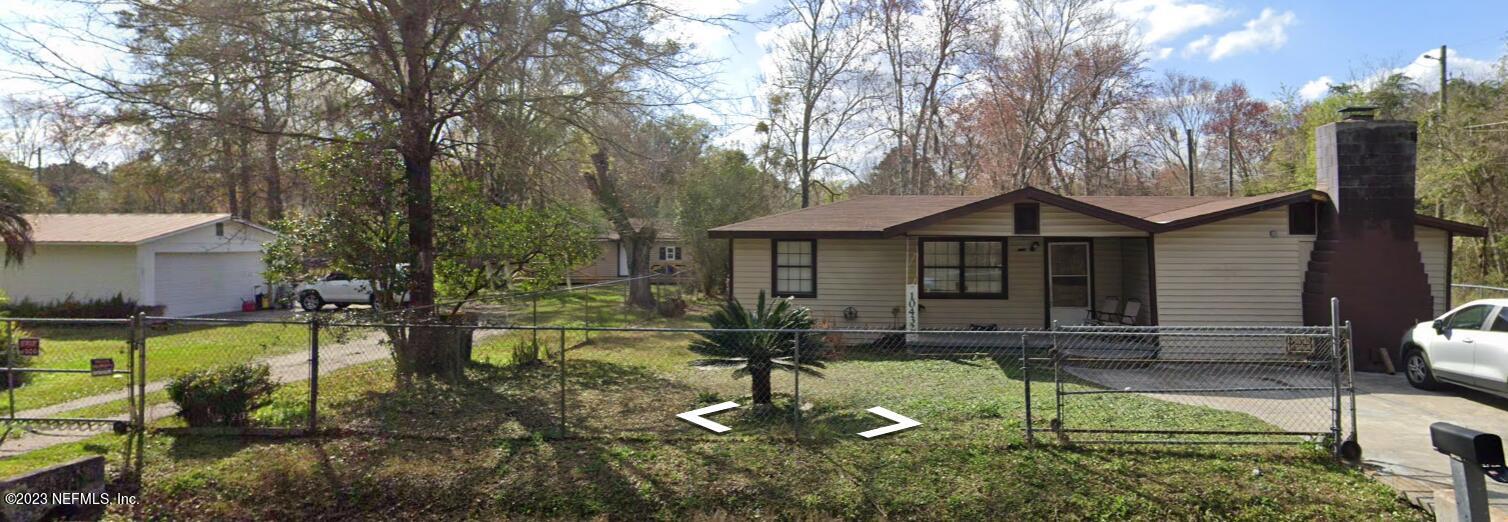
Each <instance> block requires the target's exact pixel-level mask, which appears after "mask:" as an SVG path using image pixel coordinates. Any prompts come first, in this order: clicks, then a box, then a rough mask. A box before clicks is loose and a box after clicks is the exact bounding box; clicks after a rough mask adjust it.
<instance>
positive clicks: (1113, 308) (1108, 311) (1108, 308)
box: [1085, 295, 1121, 324]
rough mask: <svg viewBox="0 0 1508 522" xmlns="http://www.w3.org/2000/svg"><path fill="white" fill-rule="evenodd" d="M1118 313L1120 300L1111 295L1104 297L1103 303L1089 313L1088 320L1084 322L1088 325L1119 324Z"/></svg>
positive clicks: (1119, 311)
mask: <svg viewBox="0 0 1508 522" xmlns="http://www.w3.org/2000/svg"><path fill="white" fill-rule="evenodd" d="M1120 313H1121V298H1120V297H1117V296H1113V295H1112V296H1106V297H1105V301H1104V302H1103V303H1101V304H1100V307H1099V308H1098V309H1095V310H1090V311H1089V320H1088V321H1085V322H1086V323H1089V324H1105V323H1114V322H1119V316H1120Z"/></svg>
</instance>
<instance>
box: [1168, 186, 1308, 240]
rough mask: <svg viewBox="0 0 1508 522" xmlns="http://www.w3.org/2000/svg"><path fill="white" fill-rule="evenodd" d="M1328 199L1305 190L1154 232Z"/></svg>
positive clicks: (1179, 221) (1176, 222) (1170, 224)
mask: <svg viewBox="0 0 1508 522" xmlns="http://www.w3.org/2000/svg"><path fill="white" fill-rule="evenodd" d="M1326 199H1327V196H1325V193H1324V192H1320V191H1318V190H1313V189H1310V190H1304V191H1299V192H1295V193H1293V194H1289V195H1287V196H1282V197H1277V198H1272V199H1265V200H1262V201H1257V202H1253V203H1249V204H1246V205H1241V206H1239V207H1231V208H1228V209H1224V210H1220V211H1217V212H1210V213H1208V214H1200V215H1197V216H1193V217H1188V218H1184V219H1178V220H1174V221H1168V222H1166V223H1159V224H1158V225H1157V229H1156V230H1154V232H1157V233H1162V232H1172V231H1174V230H1182V229H1185V228H1190V227H1196V226H1199V225H1205V224H1209V223H1214V222H1216V221H1223V220H1226V219H1230V218H1233V217H1237V216H1242V215H1245V214H1251V213H1254V212H1261V211H1263V210H1272V209H1275V208H1280V207H1286V206H1288V205H1292V204H1294V203H1302V202H1305V201H1324V200H1326Z"/></svg>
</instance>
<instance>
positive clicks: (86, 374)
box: [0, 315, 146, 484]
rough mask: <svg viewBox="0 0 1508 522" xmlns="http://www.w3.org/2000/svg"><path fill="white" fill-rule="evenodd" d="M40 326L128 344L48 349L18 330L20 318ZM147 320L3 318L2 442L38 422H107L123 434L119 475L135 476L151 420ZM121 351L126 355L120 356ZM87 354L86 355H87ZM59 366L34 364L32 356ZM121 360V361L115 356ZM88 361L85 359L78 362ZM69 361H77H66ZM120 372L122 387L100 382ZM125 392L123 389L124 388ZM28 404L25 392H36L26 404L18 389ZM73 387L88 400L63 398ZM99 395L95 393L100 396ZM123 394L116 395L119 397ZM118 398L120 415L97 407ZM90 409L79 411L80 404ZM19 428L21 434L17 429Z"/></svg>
mask: <svg viewBox="0 0 1508 522" xmlns="http://www.w3.org/2000/svg"><path fill="white" fill-rule="evenodd" d="M23 325H24V326H26V327H29V328H39V329H46V330H51V329H58V330H60V331H62V332H67V334H65V336H66V335H74V336H77V337H80V338H83V339H90V340H94V339H95V338H100V339H110V338H115V339H120V340H122V341H124V343H123V346H120V345H117V348H114V349H109V350H95V351H90V350H83V351H82V352H83V353H79V352H80V350H78V349H77V348H70V349H66V351H67V353H64V354H60V355H59V356H57V357H51V356H49V355H50V352H51V349H50V346H51V345H50V344H47V345H44V343H43V339H42V338H40V337H20V336H19V334H20V333H21V332H22V326H23ZM143 325H144V322H143V319H142V316H141V315H137V316H136V317H132V318H130V319H50V318H14V319H10V318H7V319H4V320H3V322H0V330H3V332H0V337H3V342H4V346H3V350H4V354H5V361H4V368H3V370H4V372H5V386H6V398H7V404H6V412H5V415H4V417H0V423H3V424H4V426H5V430H4V432H3V433H0V445H3V444H4V443H5V442H6V441H8V440H16V439H13V438H12V437H16V436H19V437H26V436H27V434H41V433H44V432H43V431H41V430H40V429H39V428H45V429H51V430H61V431H85V432H88V431H99V430H101V428H108V429H109V430H110V431H112V432H114V433H116V434H118V435H126V440H125V447H124V450H123V453H124V458H123V459H122V461H121V463H122V464H121V468H120V469H121V473H122V478H123V479H124V481H125V482H126V483H132V484H134V483H136V481H137V480H138V479H139V477H140V469H141V464H142V456H141V448H142V442H143V440H144V438H143V437H144V433H145V431H144V427H145V425H146V387H145V385H146V379H145V375H146V345H145V333H144V327H143ZM116 355H121V356H123V357H116ZM85 359H87V362H86V361H85ZM34 360H42V361H45V362H44V363H43V364H49V365H50V364H55V362H54V361H56V364H57V366H32V361H34ZM121 360H123V362H124V368H122V365H121V364H120V363H119V362H118V361H121ZM81 362H83V363H85V364H87V365H88V367H82V365H80V364H78V363H81ZM64 363H73V364H72V365H65V364H64ZM33 376H57V377H49V378H48V379H46V380H45V381H44V382H33ZM100 378H105V379H115V378H122V380H123V381H124V388H125V389H124V390H119V389H117V390H116V391H113V392H112V391H106V392H104V393H103V394H100V393H98V391H99V390H101V389H104V390H108V389H109V388H110V387H109V386H102V385H100V384H98V382H99V381H97V380H96V379H100ZM122 392H123V393H122ZM18 394H19V395H20V396H21V397H20V400H22V401H23V404H24V403H25V402H27V395H28V394H36V395H37V396H36V397H35V398H34V399H33V400H31V401H29V402H33V403H35V406H31V407H27V408H25V409H23V408H22V407H20V406H18V402H17V401H18V397H17V395H18ZM75 395H78V396H80V397H79V398H81V399H84V401H82V402H81V401H78V400H66V399H67V398H69V397H73V396H75ZM101 396H103V397H105V398H104V399H100V400H93V399H95V398H98V397H101ZM117 396H119V398H116V397H117ZM116 400H121V401H124V403H125V410H126V411H125V412H124V413H123V414H122V415H120V416H110V415H109V414H108V413H105V414H100V413H97V412H100V411H104V410H108V409H109V408H105V407H106V406H108V405H109V404H111V403H113V402H115V401H116ZM80 411H82V412H85V413H75V412H80ZM18 431H19V432H20V433H19V434H18V433H17V432H18Z"/></svg>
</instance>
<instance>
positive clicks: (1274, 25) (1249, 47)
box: [1209, 9, 1297, 62]
mask: <svg viewBox="0 0 1508 522" xmlns="http://www.w3.org/2000/svg"><path fill="white" fill-rule="evenodd" d="M1296 20H1297V17H1295V16H1294V15H1293V11H1283V12H1282V13H1281V14H1279V13H1278V12H1277V11H1273V10H1272V9H1263V10H1262V14H1261V15H1259V16H1257V17H1256V18H1255V19H1252V20H1247V21H1246V26H1245V27H1244V28H1242V29H1240V30H1238V31H1231V32H1229V33H1225V34H1224V35H1222V36H1221V37H1220V39H1218V40H1215V45H1214V46H1212V47H1210V51H1209V57H1210V61H1212V62H1213V61H1217V60H1220V59H1222V58H1226V57H1228V56H1232V55H1237V54H1241V53H1247V52H1252V51H1258V50H1262V49H1277V48H1279V47H1282V46H1283V44H1286V43H1288V26H1290V25H1293V22H1294V21H1296Z"/></svg>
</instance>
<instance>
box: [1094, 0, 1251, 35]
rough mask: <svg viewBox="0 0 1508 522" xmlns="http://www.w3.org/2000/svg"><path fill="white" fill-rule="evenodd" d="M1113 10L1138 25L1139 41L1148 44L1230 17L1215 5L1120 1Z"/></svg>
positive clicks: (1182, 1)
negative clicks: (1140, 39) (1140, 35)
mask: <svg viewBox="0 0 1508 522" xmlns="http://www.w3.org/2000/svg"><path fill="white" fill-rule="evenodd" d="M1112 9H1114V11H1115V13H1116V15H1118V16H1120V17H1121V18H1124V19H1126V20H1129V21H1131V22H1133V23H1135V24H1137V26H1138V28H1139V29H1140V30H1141V34H1142V41H1143V42H1145V43H1148V44H1153V43H1158V42H1164V41H1168V40H1172V39H1174V38H1177V37H1178V36H1180V35H1182V34H1184V33H1187V32H1189V31H1192V30H1194V29H1198V28H1200V27H1204V26H1207V25H1211V24H1214V23H1215V22H1219V21H1221V20H1223V19H1225V18H1226V17H1228V16H1230V15H1231V12H1230V11H1227V10H1225V9H1221V8H1219V7H1216V6H1214V5H1211V4H1205V3H1199V2H1190V1H1187V0H1123V1H1120V2H1116V3H1115V5H1113V6H1112Z"/></svg>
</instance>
